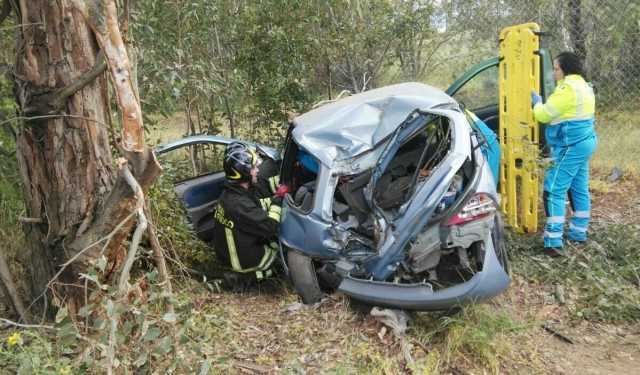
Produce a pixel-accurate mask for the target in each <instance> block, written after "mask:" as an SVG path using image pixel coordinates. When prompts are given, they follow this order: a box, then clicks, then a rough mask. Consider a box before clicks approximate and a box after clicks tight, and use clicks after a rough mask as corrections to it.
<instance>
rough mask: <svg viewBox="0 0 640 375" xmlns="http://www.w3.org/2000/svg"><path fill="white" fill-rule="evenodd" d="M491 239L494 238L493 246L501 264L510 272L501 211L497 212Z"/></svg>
mask: <svg viewBox="0 0 640 375" xmlns="http://www.w3.org/2000/svg"><path fill="white" fill-rule="evenodd" d="M491 239H492V240H493V248H494V249H495V252H496V256H497V257H498V261H499V262H500V265H501V266H502V268H503V269H504V271H505V272H506V273H507V274H509V258H508V257H507V244H506V242H505V238H504V222H503V220H502V216H501V215H500V214H499V213H496V218H495V220H494V222H493V231H492V233H491Z"/></svg>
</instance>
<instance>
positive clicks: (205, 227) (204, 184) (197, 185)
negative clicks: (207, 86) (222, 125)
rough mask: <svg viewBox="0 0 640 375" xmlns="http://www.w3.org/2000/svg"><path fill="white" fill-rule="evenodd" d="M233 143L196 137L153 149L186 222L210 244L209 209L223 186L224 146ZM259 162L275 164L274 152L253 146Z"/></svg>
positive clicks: (267, 148) (277, 157) (275, 152)
mask: <svg viewBox="0 0 640 375" xmlns="http://www.w3.org/2000/svg"><path fill="white" fill-rule="evenodd" d="M235 141H237V140H235V139H232V138H227V137H220V136H210V135H197V136H191V137H186V138H183V139H180V140H177V141H175V142H171V143H167V144H164V145H160V146H158V147H156V149H155V153H156V155H157V156H158V159H159V161H160V163H161V164H162V167H163V168H164V169H165V173H166V174H167V175H170V176H171V178H172V182H173V185H174V189H175V191H176V194H177V196H178V198H179V199H180V200H181V201H182V203H183V205H184V208H185V210H186V213H187V219H188V221H189V223H190V224H191V226H192V228H193V230H194V232H195V233H196V235H197V236H198V238H200V239H201V240H203V241H205V242H207V243H210V242H211V241H212V240H213V209H214V206H215V204H216V202H217V200H218V198H219V197H220V194H221V193H222V187H223V185H224V182H225V174H224V168H223V157H224V150H225V148H226V146H227V145H228V144H230V143H232V142H235ZM251 146H252V147H254V148H255V149H256V150H257V152H258V155H260V157H261V158H263V159H264V158H270V159H273V160H276V161H279V154H278V152H277V151H276V150H274V149H272V148H270V147H268V146H264V145H253V144H251Z"/></svg>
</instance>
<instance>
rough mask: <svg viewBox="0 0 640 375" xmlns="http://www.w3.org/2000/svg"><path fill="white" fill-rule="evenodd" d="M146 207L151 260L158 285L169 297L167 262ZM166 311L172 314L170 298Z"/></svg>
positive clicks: (170, 292) (170, 287) (170, 290)
mask: <svg viewBox="0 0 640 375" xmlns="http://www.w3.org/2000/svg"><path fill="white" fill-rule="evenodd" d="M148 207H149V205H148V204H147V205H146V206H145V213H146V216H147V220H148V221H149V227H148V228H147V231H148V235H149V242H150V243H151V249H153V259H154V261H155V263H156V268H157V269H158V274H159V275H160V284H161V285H163V286H164V290H165V291H166V293H167V294H168V295H169V296H170V297H171V296H173V288H172V286H171V279H170V278H169V271H168V269H167V262H166V261H165V259H164V251H163V250H162V246H160V242H159V241H158V235H157V233H156V230H155V227H154V226H153V223H152V222H151V215H149V209H148ZM167 310H168V311H169V312H170V313H173V312H174V309H173V303H172V302H171V298H169V299H167Z"/></svg>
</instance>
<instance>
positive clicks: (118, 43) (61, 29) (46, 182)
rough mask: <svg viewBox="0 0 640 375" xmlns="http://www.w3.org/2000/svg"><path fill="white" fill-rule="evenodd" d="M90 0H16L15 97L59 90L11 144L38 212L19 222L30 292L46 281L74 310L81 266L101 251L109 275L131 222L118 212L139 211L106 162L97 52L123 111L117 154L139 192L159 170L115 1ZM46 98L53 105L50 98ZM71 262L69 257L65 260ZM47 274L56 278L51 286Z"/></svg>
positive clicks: (21, 100)
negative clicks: (26, 247) (46, 113)
mask: <svg viewBox="0 0 640 375" xmlns="http://www.w3.org/2000/svg"><path fill="white" fill-rule="evenodd" d="M87 3H88V4H89V5H90V7H86V6H85V3H84V2H83V1H80V0H58V1H48V0H32V1H28V2H27V1H21V2H20V7H21V17H22V22H23V24H24V25H23V26H22V29H21V31H22V32H21V33H20V35H19V39H18V45H21V46H24V48H18V49H17V50H18V56H17V59H16V60H17V61H16V74H15V83H16V89H15V92H16V98H17V101H18V104H19V106H20V108H21V110H22V111H23V114H24V113H25V112H26V111H27V110H29V108H33V103H34V102H33V100H32V99H33V98H37V97H40V98H42V97H45V98H50V97H51V96H47V95H52V94H51V93H56V95H57V96H56V97H57V98H58V99H60V100H59V101H58V102H59V103H57V104H56V105H55V108H54V109H55V110H56V111H57V112H59V114H60V116H55V117H45V118H40V119H38V120H31V121H28V122H27V123H25V124H24V126H21V127H20V129H19V132H18V137H17V142H16V143H17V149H18V152H17V154H18V161H19V165H20V171H21V175H22V180H23V182H24V184H23V185H24V189H25V200H26V205H27V215H26V216H28V217H30V218H34V219H39V222H38V220H36V221H33V222H29V223H24V227H25V232H26V235H27V238H28V239H29V240H30V241H31V246H30V248H31V253H30V254H29V257H28V259H27V260H26V261H27V263H28V264H29V265H30V266H29V269H30V270H31V274H30V278H31V279H30V282H29V284H30V286H31V290H30V292H31V295H32V296H33V297H35V296H39V295H42V294H43V292H44V291H45V290H46V288H47V287H48V286H51V287H52V288H51V289H52V292H53V293H54V294H55V295H56V296H57V297H58V298H59V299H60V300H64V302H66V303H67V304H68V305H69V307H70V309H71V310H72V311H73V310H75V309H76V308H78V307H79V306H80V305H81V304H82V303H84V302H83V301H84V298H83V296H84V290H83V288H82V286H81V284H82V283H79V282H78V274H79V272H84V270H85V269H86V267H87V266H88V265H89V264H91V263H92V262H93V261H95V259H96V258H97V257H98V256H99V255H100V253H101V252H102V251H105V252H106V256H107V259H108V260H109V263H110V267H109V270H110V273H108V274H107V277H109V276H110V275H111V274H112V273H113V271H115V270H118V269H119V267H120V266H121V265H122V262H123V260H124V256H125V254H126V249H125V248H124V246H123V243H124V242H125V240H126V238H127V237H128V236H129V235H130V233H131V229H132V227H133V225H134V223H135V220H128V221H126V220H125V219H127V218H128V217H129V216H130V215H131V213H132V212H134V211H136V209H137V208H138V207H137V205H136V202H138V201H139V198H138V197H136V194H135V193H134V191H133V190H132V188H131V186H130V184H129V183H128V182H127V179H126V177H127V176H126V175H125V174H124V172H123V170H125V169H126V168H121V169H120V170H119V171H117V172H116V171H114V169H113V160H112V157H111V149H110V147H109V139H108V129H107V128H106V127H105V126H104V124H105V123H106V122H107V120H106V119H107V117H108V113H107V112H108V108H107V98H106V95H107V92H108V90H107V81H106V79H105V78H104V76H103V75H101V74H100V70H99V69H98V68H99V67H100V64H99V60H100V58H99V53H98V52H99V51H100V50H102V51H103V52H104V55H105V57H106V63H107V65H108V67H109V71H110V73H111V78H112V81H113V84H114V87H115V91H116V93H117V96H118V97H117V99H118V103H119V106H120V109H121V111H122V113H123V124H124V129H123V144H122V149H121V150H120V153H121V155H122V156H124V157H125V158H126V159H127V160H128V163H129V167H130V168H131V170H132V174H133V177H134V178H135V179H136V180H137V182H138V184H139V185H140V187H141V188H142V191H143V192H146V191H147V189H148V188H149V186H150V185H151V184H152V183H153V181H154V180H155V178H156V177H157V176H158V175H159V174H160V173H161V168H160V166H159V164H158V162H157V160H156V158H155V155H154V154H153V152H152V151H151V150H149V149H148V148H146V147H145V146H144V139H143V129H142V113H141V111H140V104H139V101H138V98H137V96H136V95H135V90H134V88H133V86H132V85H133V84H132V81H131V73H130V68H129V67H130V64H129V60H128V58H127V54H126V49H125V48H124V45H123V42H122V38H121V36H120V32H119V30H118V23H117V19H116V8H115V3H114V2H113V0H111V1H91V2H87ZM27 24H30V25H27ZM102 69H103V70H104V68H102ZM46 104H47V105H49V106H50V105H51V101H49V102H48V103H46ZM40 105H41V108H45V109H46V108H48V107H47V106H46V105H44V104H42V103H40ZM42 106H44V107H42ZM49 108H50V107H49ZM123 221H126V222H125V223H123ZM114 231H115V233H113V234H112V232H114ZM105 236H108V237H109V240H108V243H107V245H106V246H105V245H104V244H103V243H100V244H98V245H94V243H95V242H96V241H98V240H100V239H103V238H105ZM87 247H89V248H87ZM70 259H73V260H74V261H73V262H69V264H67V262H68V260H70ZM63 265H64V267H63ZM60 270H63V271H62V272H60ZM54 276H59V280H56V281H55V282H53V283H50V280H51V279H52V278H53V277H54Z"/></svg>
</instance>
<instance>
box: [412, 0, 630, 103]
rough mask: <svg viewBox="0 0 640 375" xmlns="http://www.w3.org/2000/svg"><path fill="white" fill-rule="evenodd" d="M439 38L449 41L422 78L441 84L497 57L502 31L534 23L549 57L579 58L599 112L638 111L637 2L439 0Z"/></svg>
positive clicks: (601, 0) (619, 0) (438, 52)
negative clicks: (567, 53) (569, 53)
mask: <svg viewBox="0 0 640 375" xmlns="http://www.w3.org/2000/svg"><path fill="white" fill-rule="evenodd" d="M435 17H436V18H435V20H436V23H437V25H438V28H439V33H438V34H439V38H443V39H445V38H446V39H449V42H448V43H447V45H446V46H443V48H440V49H438V51H437V52H436V57H435V58H434V59H433V60H434V61H436V62H437V63H436V64H434V67H433V69H432V70H431V71H429V72H427V73H425V76H424V77H422V78H423V79H424V80H426V81H427V82H430V81H432V82H434V83H436V84H438V83H440V84H441V85H443V82H440V81H442V80H443V78H444V80H447V79H449V80H450V79H451V78H452V77H454V76H456V75H459V74H460V73H461V72H462V71H463V70H464V69H465V68H466V67H469V66H470V65H471V64H473V63H476V62H479V61H481V60H483V59H485V58H487V57H490V56H495V55H497V51H498V37H499V34H500V30H501V29H502V28H504V27H507V26H510V25H515V24H520V23H526V22H536V23H537V24H539V25H540V27H541V30H542V31H543V32H544V35H543V37H542V43H543V45H544V46H545V47H547V48H548V49H549V50H550V52H551V54H552V56H553V55H557V54H558V53H560V52H562V51H566V50H570V51H573V52H575V53H577V54H578V55H579V56H581V57H583V59H584V62H585V70H586V75H587V80H588V81H590V82H591V83H592V84H593V86H594V89H595V92H596V96H597V100H598V107H599V110H600V111H604V110H618V109H633V108H637V107H639V106H640V100H639V99H638V94H640V52H639V51H640V2H638V1H637V0H632V1H628V0H614V1H603V0H570V1H530V0H493V1H482V0H480V1H465V0H460V1H443V2H439V8H438V10H437V11H436V12H435Z"/></svg>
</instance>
